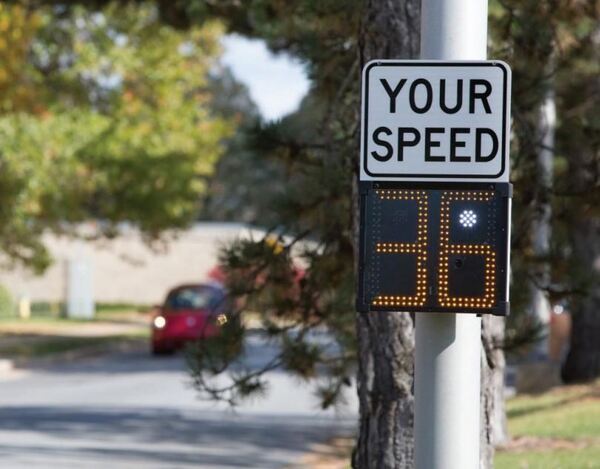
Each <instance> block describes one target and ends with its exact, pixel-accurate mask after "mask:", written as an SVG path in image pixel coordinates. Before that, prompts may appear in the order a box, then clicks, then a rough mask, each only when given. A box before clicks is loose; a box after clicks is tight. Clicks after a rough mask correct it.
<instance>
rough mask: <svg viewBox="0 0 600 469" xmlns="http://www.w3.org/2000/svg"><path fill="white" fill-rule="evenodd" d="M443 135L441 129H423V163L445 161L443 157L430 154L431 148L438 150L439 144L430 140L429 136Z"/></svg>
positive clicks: (442, 129)
mask: <svg viewBox="0 0 600 469" xmlns="http://www.w3.org/2000/svg"><path fill="white" fill-rule="evenodd" d="M443 133H444V128H443V127H427V128H426V129H425V161H446V157H445V156H441V155H432V154H431V149H432V148H438V147H439V146H440V142H437V141H432V140H431V135H432V134H443Z"/></svg>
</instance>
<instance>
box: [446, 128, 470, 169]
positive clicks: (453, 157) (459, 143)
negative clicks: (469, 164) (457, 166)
mask: <svg viewBox="0 0 600 469" xmlns="http://www.w3.org/2000/svg"><path fill="white" fill-rule="evenodd" d="M469 132H470V129H469V128H468V127H457V128H453V129H450V161H456V162H462V161H471V157H470V156H461V155H457V154H456V149H457V148H464V147H465V146H466V143H465V141H464V140H457V139H456V137H457V136H458V135H459V134H468V133H469Z"/></svg>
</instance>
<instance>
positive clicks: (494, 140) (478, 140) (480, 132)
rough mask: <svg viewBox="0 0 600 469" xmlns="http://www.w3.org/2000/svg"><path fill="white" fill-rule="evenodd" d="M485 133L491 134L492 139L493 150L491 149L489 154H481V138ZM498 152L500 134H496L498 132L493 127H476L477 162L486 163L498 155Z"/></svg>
mask: <svg viewBox="0 0 600 469" xmlns="http://www.w3.org/2000/svg"><path fill="white" fill-rule="evenodd" d="M484 135H489V136H490V138H491V139H492V151H490V154H489V155H485V156H484V155H482V154H481V146H482V145H481V140H482V138H483V136H484ZM497 153H498V136H497V135H496V132H494V131H493V130H492V129H487V128H485V127H484V128H478V129H475V161H476V162H477V163H486V162H488V161H491V160H493V159H494V158H495V157H496V154H497Z"/></svg>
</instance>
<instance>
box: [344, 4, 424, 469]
mask: <svg viewBox="0 0 600 469" xmlns="http://www.w3.org/2000/svg"><path fill="white" fill-rule="evenodd" d="M419 11H420V0H406V1H398V0H367V1H366V3H365V12H364V15H363V18H364V21H363V23H362V25H361V31H360V37H359V53H360V64H361V69H362V66H363V65H364V64H365V63H367V62H368V61H369V60H372V59H415V58H417V57H418V53H419V21H420V17H419ZM354 201H355V203H357V201H358V197H357V194H356V191H355V194H354ZM354 213H355V214H357V213H358V210H355V212H354ZM357 222H358V220H357V219H356V223H355V231H356V234H358V223H357ZM356 239H358V238H356ZM355 247H356V248H357V247H358V243H355ZM355 258H356V259H358V256H355ZM357 334H358V363H359V368H358V396H359V403H360V423H359V437H358V442H357V445H356V448H355V451H354V455H353V461H352V463H353V467H355V468H361V469H367V468H368V469H384V468H389V469H409V468H412V467H413V466H414V456H413V452H414V450H413V447H414V444H413V393H412V386H413V352H414V331H413V320H412V318H411V317H410V315H409V314H407V313H401V312H398V313H372V314H359V315H358V316H357Z"/></svg>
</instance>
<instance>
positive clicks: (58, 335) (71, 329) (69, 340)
mask: <svg viewBox="0 0 600 469" xmlns="http://www.w3.org/2000/svg"><path fill="white" fill-rule="evenodd" d="M146 316H147V315H144V314H140V313H138V312H136V311H122V310H120V311H119V310H116V309H115V310H111V311H108V312H104V314H98V315H97V316H96V317H95V318H94V319H93V320H86V319H67V318H62V317H57V316H51V315H44V314H36V315H33V316H32V317H31V318H29V319H19V318H16V317H0V358H13V359H30V358H38V357H46V356H51V355H56V354H61V353H66V352H75V351H84V350H97V349H106V348H112V347H113V345H114V346H120V345H123V344H127V343H134V342H142V343H145V342H147V340H148V336H149V332H150V328H149V324H148V318H147V317H146Z"/></svg>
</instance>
